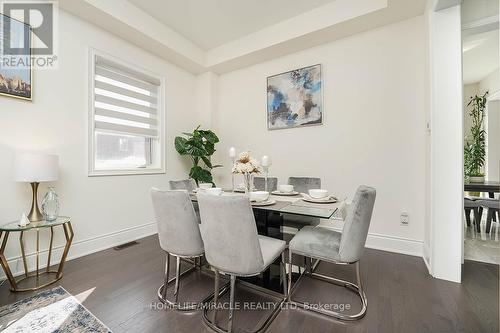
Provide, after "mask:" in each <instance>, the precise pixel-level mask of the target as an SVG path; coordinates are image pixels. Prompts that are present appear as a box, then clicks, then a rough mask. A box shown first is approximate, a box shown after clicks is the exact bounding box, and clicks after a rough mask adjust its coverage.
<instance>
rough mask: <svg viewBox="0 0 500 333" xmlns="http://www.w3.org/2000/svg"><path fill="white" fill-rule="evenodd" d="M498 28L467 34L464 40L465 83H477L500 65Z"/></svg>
mask: <svg viewBox="0 0 500 333" xmlns="http://www.w3.org/2000/svg"><path fill="white" fill-rule="evenodd" d="M498 38H499V35H498V29H497V30H492V31H488V32H484V33H480V34H475V35H471V36H467V37H465V38H464V40H463V77H464V83H465V84H470V83H476V82H479V81H481V80H482V79H484V78H485V77H486V76H488V75H489V74H491V73H492V72H493V71H494V70H496V69H497V68H498V66H499V55H498V46H499V45H498Z"/></svg>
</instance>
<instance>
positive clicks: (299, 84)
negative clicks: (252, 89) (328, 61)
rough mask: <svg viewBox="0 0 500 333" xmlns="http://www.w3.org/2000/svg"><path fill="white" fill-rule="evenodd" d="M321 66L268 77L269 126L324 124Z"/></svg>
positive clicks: (284, 126) (276, 127)
mask: <svg viewBox="0 0 500 333" xmlns="http://www.w3.org/2000/svg"><path fill="white" fill-rule="evenodd" d="M321 84H322V82H321V65H314V66H310V67H304V68H300V69H296V70H293V71H289V72H286V73H282V74H278V75H274V76H270V77H268V78H267V127H268V129H270V130H274V129H281V128H291V127H300V126H306V125H320V124H322V123H323V97H322V96H323V95H322V87H321Z"/></svg>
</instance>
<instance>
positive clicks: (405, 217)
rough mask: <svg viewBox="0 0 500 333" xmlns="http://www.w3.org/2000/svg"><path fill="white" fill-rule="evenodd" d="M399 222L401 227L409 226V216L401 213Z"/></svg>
mask: <svg viewBox="0 0 500 333" xmlns="http://www.w3.org/2000/svg"><path fill="white" fill-rule="evenodd" d="M400 222H401V225H408V224H410V214H408V213H405V212H403V213H401V217H400Z"/></svg>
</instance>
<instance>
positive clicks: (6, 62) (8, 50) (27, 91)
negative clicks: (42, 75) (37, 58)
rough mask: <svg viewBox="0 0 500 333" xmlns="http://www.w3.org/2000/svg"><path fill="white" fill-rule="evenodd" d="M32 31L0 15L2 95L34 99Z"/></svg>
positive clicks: (0, 88) (20, 23)
mask: <svg viewBox="0 0 500 333" xmlns="http://www.w3.org/2000/svg"><path fill="white" fill-rule="evenodd" d="M31 44H32V31H31V27H30V26H29V25H28V24H25V23H23V22H20V21H18V20H15V19H13V18H11V17H9V16H6V15H4V14H1V13H0V57H1V61H0V95H4V96H9V97H15V98H20V99H26V100H30V101H31V99H32V80H33V69H32V63H31V58H32V54H31V50H32V48H31Z"/></svg>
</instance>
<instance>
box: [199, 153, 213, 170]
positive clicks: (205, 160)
mask: <svg viewBox="0 0 500 333" xmlns="http://www.w3.org/2000/svg"><path fill="white" fill-rule="evenodd" d="M201 159H202V160H203V162H205V165H206V166H207V167H208V168H210V169H212V168H213V166H212V162H210V159H209V158H208V157H206V156H201Z"/></svg>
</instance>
